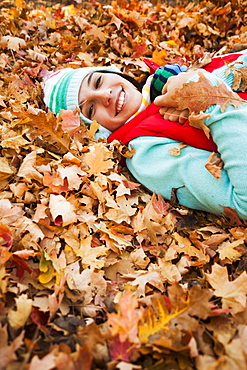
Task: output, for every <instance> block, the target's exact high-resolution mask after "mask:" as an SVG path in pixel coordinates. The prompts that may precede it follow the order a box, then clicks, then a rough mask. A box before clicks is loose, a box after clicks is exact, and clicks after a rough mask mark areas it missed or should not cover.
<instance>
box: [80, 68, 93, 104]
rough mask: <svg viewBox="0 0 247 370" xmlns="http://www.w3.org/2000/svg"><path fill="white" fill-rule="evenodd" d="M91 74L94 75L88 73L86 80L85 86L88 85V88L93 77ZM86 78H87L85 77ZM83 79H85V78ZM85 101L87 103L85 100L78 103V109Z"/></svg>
mask: <svg viewBox="0 0 247 370" xmlns="http://www.w3.org/2000/svg"><path fill="white" fill-rule="evenodd" d="M93 74H94V72H91V73H89V75H88V79H87V85H88V87H89V86H90V83H91V79H92V77H93ZM86 77H87V76H86ZM86 77H85V78H86ZM86 101H87V99H86V100H83V101H82V102H80V103H79V107H81V106H82V105H83V104H84V103H86Z"/></svg>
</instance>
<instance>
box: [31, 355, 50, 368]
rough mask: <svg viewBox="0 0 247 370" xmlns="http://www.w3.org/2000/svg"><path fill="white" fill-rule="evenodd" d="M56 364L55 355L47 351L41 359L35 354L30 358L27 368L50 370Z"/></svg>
mask: <svg viewBox="0 0 247 370" xmlns="http://www.w3.org/2000/svg"><path fill="white" fill-rule="evenodd" d="M55 366H56V356H55V355H54V354H53V353H48V354H47V355H45V356H44V357H42V358H41V359H39V357H38V356H37V355H36V356H34V357H33V358H32V360H31V362H30V366H29V370H44V369H47V370H51V369H53V368H54V367H55Z"/></svg>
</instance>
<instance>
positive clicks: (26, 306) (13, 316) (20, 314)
mask: <svg viewBox="0 0 247 370" xmlns="http://www.w3.org/2000/svg"><path fill="white" fill-rule="evenodd" d="M15 301H16V311H14V310H11V311H9V314H8V319H9V323H10V325H11V326H12V328H13V329H19V328H21V327H22V326H24V325H25V323H26V321H27V319H28V317H29V315H30V313H31V308H32V300H31V299H28V298H27V295H26V294H22V295H20V296H19V297H18V298H16V299H15Z"/></svg>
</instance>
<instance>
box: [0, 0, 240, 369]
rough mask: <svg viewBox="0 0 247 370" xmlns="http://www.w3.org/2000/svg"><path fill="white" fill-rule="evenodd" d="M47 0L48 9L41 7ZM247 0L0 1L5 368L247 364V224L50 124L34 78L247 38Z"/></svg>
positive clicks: (133, 69) (181, 57) (132, 69)
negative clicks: (136, 172)
mask: <svg viewBox="0 0 247 370" xmlns="http://www.w3.org/2000/svg"><path fill="white" fill-rule="evenodd" d="M40 3H41V4H42V1H41V2H40ZM245 20H246V12H245V3H244V2H241V4H240V3H239V2H236V3H235V2H234V1H232V2H231V3H227V4H226V3H225V5H222V4H221V6H219V5H217V4H216V3H212V2H208V1H203V2H200V4H193V3H188V4H187V5H186V6H182V5H179V6H174V7H171V6H166V5H165V4H159V3H158V4H157V5H153V4H150V3H148V2H137V1H131V2H125V1H121V0H119V1H113V2H112V3H108V4H104V5H101V4H98V3H91V4H90V3H86V5H85V3H83V5H80V4H78V5H74V4H72V5H67V6H64V5H60V4H56V5H54V6H53V7H45V6H42V5H39V7H35V6H34V4H30V3H29V4H28V6H27V5H26V4H25V3H24V2H23V0H16V1H15V3H11V2H9V1H3V2H1V8H0V30H1V31H0V32H1V33H0V48H1V55H0V77H1V81H0V106H1V111H0V121H1V125H0V135H1V156H0V189H1V192H0V217H1V220H0V236H1V238H0V241H1V243H0V295H1V301H0V369H1V370H4V369H7V370H14V369H18V370H19V369H28V370H34V369H35V370H39V369H42V370H44V369H45V370H49V369H58V370H67V369H69V370H90V369H106V370H114V369H120V370H132V369H133V370H136V369H147V370H149V369H150V370H151V369H153V370H160V369H162V370H163V369H167V370H168V369H188V370H190V369H199V370H207V369H208V370H209V369H222V370H228V369H229V370H234V369H246V368H247V344H246V343H247V311H246V294H247V274H246V269H247V253H246V242H247V230H246V223H245V222H243V221H241V220H239V219H238V217H237V216H236V214H235V212H234V210H231V209H225V214H224V213H223V212H222V217H216V216H213V215H210V214H205V213H203V212H195V211H192V210H188V209H184V208H181V207H179V206H178V205H177V204H176V199H175V197H174V195H175V194H173V196H171V201H170V202H168V201H164V200H163V199H162V198H161V197H160V196H159V195H158V194H151V193H150V192H148V191H147V190H146V189H144V188H143V187H142V186H140V184H138V183H136V181H135V179H133V178H132V177H131V176H130V174H129V173H128V171H127V169H126V168H125V167H124V166H123V165H122V162H121V161H120V158H121V155H122V154H123V155H125V156H128V155H131V153H130V152H129V151H128V150H127V149H126V148H125V147H123V146H121V145H120V144H119V143H116V142H115V143H112V144H110V145H109V144H106V143H105V142H104V141H102V142H95V140H94V139H93V134H94V132H95V130H96V127H95V125H92V127H90V128H89V129H88V128H86V127H85V126H80V122H79V119H78V114H77V112H70V111H67V112H63V114H62V115H61V116H60V117H59V118H56V117H54V115H53V114H51V113H47V112H46V110H45V107H44V104H43V102H42V88H41V82H42V78H43V77H45V76H46V75H47V73H48V71H50V70H54V69H58V68H61V67H68V66H70V67H73V68H78V67H82V66H91V65H103V64H107V63H108V64H109V63H115V64H116V65H117V66H118V67H120V68H121V69H122V70H123V71H125V72H127V73H129V74H132V75H133V76H135V77H136V78H137V79H139V78H141V76H142V75H143V73H145V71H146V67H145V65H144V63H143V61H142V60H141V59H140V58H141V57H146V58H150V59H153V60H154V61H155V62H157V63H159V64H165V63H166V62H168V61H177V62H182V63H187V64H188V65H189V64H191V63H197V62H198V61H199V60H200V58H202V57H203V56H204V55H205V53H206V52H209V53H210V55H212V54H213V53H215V52H218V53H219V54H221V53H224V52H229V51H235V50H236V51H237V50H240V49H243V48H245V47H246V45H247V25H246V23H245Z"/></svg>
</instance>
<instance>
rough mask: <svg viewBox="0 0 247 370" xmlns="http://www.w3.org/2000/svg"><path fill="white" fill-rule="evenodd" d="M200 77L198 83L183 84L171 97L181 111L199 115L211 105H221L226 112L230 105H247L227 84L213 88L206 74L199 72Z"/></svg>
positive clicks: (220, 83) (221, 83)
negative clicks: (184, 110) (187, 110)
mask: <svg viewBox="0 0 247 370" xmlns="http://www.w3.org/2000/svg"><path fill="white" fill-rule="evenodd" d="M198 75H199V80H198V81H197V82H194V81H190V82H189V83H185V84H183V86H182V88H179V89H176V90H175V94H174V95H173V96H172V97H171V98H172V99H174V100H175V101H176V102H177V103H178V109H179V110H183V109H189V111H190V112H195V113H199V112H201V111H202V112H203V111H205V110H206V109H207V108H209V107H210V106H211V105H214V104H219V105H220V107H221V111H222V112H224V111H225V110H226V108H227V107H228V106H229V105H233V106H234V107H235V108H238V107H240V106H241V105H242V104H245V103H246V101H245V100H244V99H242V98H240V97H239V96H238V94H237V93H235V92H233V91H231V90H229V89H228V88H227V86H226V84H225V83H223V82H221V81H220V82H219V85H218V86H213V85H212V84H211V82H210V81H209V80H208V79H207V78H206V77H205V75H204V73H202V72H198Z"/></svg>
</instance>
